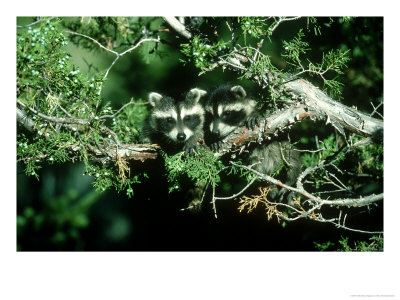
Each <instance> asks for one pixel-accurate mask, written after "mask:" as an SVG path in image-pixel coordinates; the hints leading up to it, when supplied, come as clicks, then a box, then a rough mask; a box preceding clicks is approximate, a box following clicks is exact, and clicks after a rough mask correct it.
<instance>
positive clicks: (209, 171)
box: [163, 149, 223, 192]
mask: <svg viewBox="0 0 400 300" xmlns="http://www.w3.org/2000/svg"><path fill="white" fill-rule="evenodd" d="M183 154H184V153H183V152H180V153H177V154H175V155H172V156H169V155H167V154H166V153H163V157H164V159H165V166H166V168H167V171H168V175H167V179H168V182H169V183H170V188H169V191H170V192H172V191H173V190H180V188H181V187H180V182H181V181H182V178H183V177H184V176H187V177H188V178H189V179H190V180H191V181H193V182H194V183H195V185H196V186H199V185H200V184H201V183H205V182H207V181H209V182H210V184H211V185H212V186H213V187H215V186H217V185H218V183H219V182H220V181H221V178H220V175H219V173H220V171H221V170H222V168H223V164H222V163H221V161H220V160H219V159H218V158H217V157H215V156H214V154H213V152H210V151H207V150H203V149H199V151H198V153H196V154H195V155H193V156H186V157H184V156H183Z"/></svg>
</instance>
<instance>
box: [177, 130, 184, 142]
mask: <svg viewBox="0 0 400 300" xmlns="http://www.w3.org/2000/svg"><path fill="white" fill-rule="evenodd" d="M176 138H177V139H178V141H180V142H182V141H184V140H185V138H186V134H184V133H183V132H180V133H178V135H177V136H176Z"/></svg>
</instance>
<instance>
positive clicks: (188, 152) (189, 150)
mask: <svg viewBox="0 0 400 300" xmlns="http://www.w3.org/2000/svg"><path fill="white" fill-rule="evenodd" d="M183 151H184V152H185V153H184V155H185V156H192V155H194V153H197V152H198V149H197V145H185V146H183Z"/></svg>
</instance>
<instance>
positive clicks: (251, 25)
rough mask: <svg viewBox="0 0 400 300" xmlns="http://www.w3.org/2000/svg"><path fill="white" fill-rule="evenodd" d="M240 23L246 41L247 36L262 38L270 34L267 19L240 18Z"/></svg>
mask: <svg viewBox="0 0 400 300" xmlns="http://www.w3.org/2000/svg"><path fill="white" fill-rule="evenodd" d="M238 23H239V24H240V28H241V29H242V32H243V36H244V39H245V41H246V36H247V35H250V36H252V37H254V38H260V37H262V36H264V35H266V33H267V32H268V23H267V22H266V20H265V18H259V17H239V18H238ZM269 33H270V32H269Z"/></svg>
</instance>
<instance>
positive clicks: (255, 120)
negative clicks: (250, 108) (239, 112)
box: [245, 113, 261, 130]
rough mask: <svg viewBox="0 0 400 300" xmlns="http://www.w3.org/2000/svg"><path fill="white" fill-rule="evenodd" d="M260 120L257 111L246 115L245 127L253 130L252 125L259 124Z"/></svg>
mask: <svg viewBox="0 0 400 300" xmlns="http://www.w3.org/2000/svg"><path fill="white" fill-rule="evenodd" d="M260 121H261V116H260V115H259V114H258V113H254V114H252V115H250V116H248V117H247V119H246V120H245V124H246V127H247V128H249V129H250V128H251V130H254V127H256V126H260Z"/></svg>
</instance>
